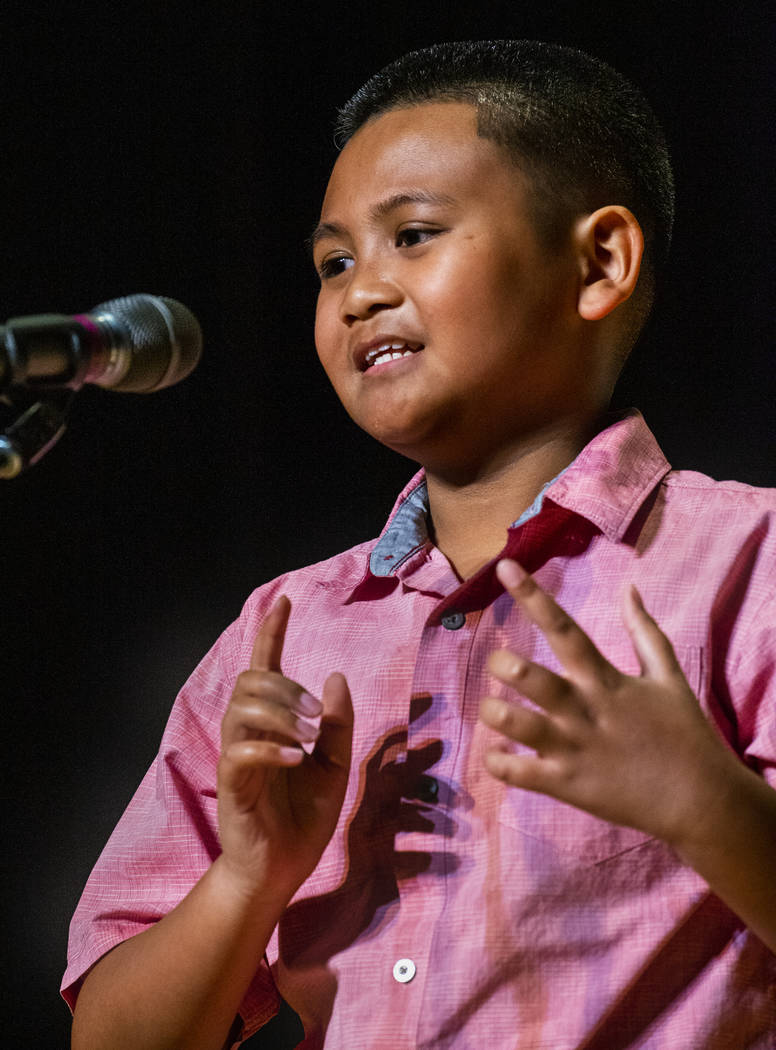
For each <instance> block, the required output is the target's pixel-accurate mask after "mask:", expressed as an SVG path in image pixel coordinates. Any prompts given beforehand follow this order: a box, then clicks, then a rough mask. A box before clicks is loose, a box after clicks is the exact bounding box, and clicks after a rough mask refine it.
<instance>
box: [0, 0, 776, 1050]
mask: <svg viewBox="0 0 776 1050" xmlns="http://www.w3.org/2000/svg"><path fill="white" fill-rule="evenodd" d="M278 6H279V10H274V9H272V10H271V9H270V8H269V6H268V5H264V4H261V3H256V4H239V3H226V4H220V5H216V4H212V5H211V4H208V5H205V4H199V5H198V4H185V5H184V4H178V3H175V2H171V3H166V4H163V5H160V4H153V5H152V4H148V5H147V6H144V5H140V4H130V5H128V6H127V5H124V6H122V7H121V8H119V7H118V6H116V7H115V8H111V7H109V6H107V5H106V6H105V7H99V6H97V5H91V6H89V7H88V8H87V6H86V5H84V4H80V5H79V4H66V3H65V4H63V3H61V2H60V3H59V4H57V5H54V4H35V3H32V4H31V5H29V7H28V8H27V13H26V14H18V15H16V16H14V17H13V18H9V17H8V15H7V14H6V15H4V19H3V26H2V36H0V60H1V64H2V78H3V83H2V93H1V94H0V113H1V114H2V123H3V128H4V134H3V136H2V152H1V153H0V171H2V202H1V204H0V207H1V208H2V213H1V214H2V226H1V230H2V252H1V253H0V267H1V272H2V282H0V304H1V306H2V311H3V313H2V317H8V316H14V315H20V314H25V313H36V312H43V311H62V312H66V313H70V312H80V311H81V310H84V309H88V308H89V307H91V306H93V305H94V304H96V303H98V302H102V301H104V300H106V299H109V298H112V297H114V296H117V295H123V294H128V293H131V292H139V291H150V292H154V293H158V294H164V295H170V296H173V297H175V298H178V299H180V300H181V301H182V302H184V303H186V304H187V305H189V306H190V307H191V309H192V310H193V311H194V312H195V313H196V314H197V316H198V317H199V318H200V320H201V322H202V325H203V328H204V331H205V336H206V355H205V357H204V359H203V361H202V363H201V365H200V367H199V368H198V370H197V371H196V373H195V374H194V375H193V377H192V378H190V379H189V380H187V381H186V382H184V383H183V384H181V385H180V386H177V387H175V388H172V389H170V390H169V391H166V392H162V393H159V394H156V395H154V396H152V397H135V396H120V395H117V394H110V393H107V392H104V391H100V390H94V389H90V390H86V391H84V392H83V393H82V394H81V395H79V397H78V399H77V402H76V406H75V411H74V412H73V415H72V420H71V423H70V426H69V430H68V433H67V434H66V435H65V437H64V438H63V440H62V441H61V442H60V444H59V445H58V446H57V447H56V448H55V449H54V450H53V451H52V452H50V453H49V455H48V456H47V457H46V458H45V459H44V460H43V461H42V462H41V463H40V464H39V465H38V466H37V467H36V468H34V469H33V470H32V471H31V472H30V473H29V474H27V475H25V476H22V477H20V478H18V479H16V480H14V481H10V482H9V481H5V482H0V502H1V504H2V525H3V540H4V542H3V543H2V546H1V547H0V550H1V551H2V554H1V555H0V572H1V575H0V580H1V581H2V593H3V607H2V608H3V616H2V622H3V627H4V646H3V654H2V662H3V668H2V678H1V679H0V681H1V682H2V697H3V720H2V724H3V729H4V732H3V743H4V748H3V752H4V753H3V758H4V762H3V774H4V776H3V781H4V783H3V843H4V847H5V857H6V868H7V872H6V882H5V886H4V893H3V902H4V905H5V906H6V908H7V912H6V923H5V929H6V941H5V952H4V963H5V968H6V974H5V977H4V982H3V989H2V993H3V1000H4V1001H5V1003H6V1004H7V1010H8V1017H7V1019H5V1020H4V1022H3V1027H2V1033H3V1034H2V1037H0V1038H2V1040H3V1042H4V1044H5V1045H16V1042H17V1040H18V1041H19V1042H21V1040H24V1045H30V1046H35V1047H39V1048H52V1050H53V1048H58V1047H65V1046H66V1045H67V1038H68V1035H67V1033H68V1030H69V1016H68V1014H67V1011H66V1009H65V1007H64V1006H63V1005H62V1004H61V1003H60V1002H59V1000H58V993H57V986H58V981H59V976H60V974H61V971H62V968H63V966H64V961H65V945H66V935H67V924H68V921H69V917H70V914H71V912H72V909H73V907H74V906H75V903H76V901H77V899H78V896H79V894H80V891H81V888H82V886H83V883H84V881H85V879H86V877H87V874H88V872H89V870H90V868H91V866H92V864H93V863H94V861H95V860H96V858H97V855H98V853H99V850H100V848H101V846H102V844H103V843H104V841H105V839H106V838H107V836H108V834H109V833H110V830H111V828H112V827H113V825H114V823H115V821H116V819H117V818H118V816H119V815H120V813H121V811H122V809H123V807H124V806H125V804H126V802H127V801H128V799H129V797H130V795H131V793H132V791H133V790H134V787H135V786H136V784H137V782H138V780H139V779H140V777H141V776H142V774H143V772H144V770H145V768H146V766H147V765H148V763H149V762H150V760H151V759H152V757H153V755H154V752H155V748H156V744H157V741H158V739H159V736H160V733H161V731H162V728H163V725H164V722H165V720H166V716H167V713H168V710H169V706H170V703H171V701H172V699H173V696H174V694H175V692H176V690H177V688H178V687H179V685H180V684H181V683H182V681H183V680H184V678H185V677H186V676H187V674H188V673H189V671H190V670H191V668H192V667H193V666H194V664H195V663H196V661H197V660H198V658H199V657H200V656H201V654H202V653H203V652H204V651H205V649H206V648H207V647H208V646H209V645H210V644H211V642H212V641H213V640H214V639H215V637H216V636H217V634H218V633H219V632H220V631H221V630H222V629H223V628H224V627H225V626H226V624H227V623H228V622H229V621H230V620H231V619H232V618H233V617H234V616H235V615H236V614H237V613H238V611H239V609H240V606H241V604H242V601H243V600H244V598H245V597H246V596H247V594H248V593H249V592H250V590H251V589H252V588H253V587H254V586H256V585H258V584H259V583H261V582H262V581H264V580H267V579H268V578H271V577H272V576H274V575H276V574H278V573H279V572H281V571H283V570H285V569H288V568H292V567H294V566H298V565H301V564H304V563H306V562H310V561H313V560H317V559H319V558H322V557H325V556H327V555H329V554H332V553H334V552H336V551H337V550H340V549H342V548H344V547H346V546H348V545H350V544H352V543H354V542H356V541H358V540H360V539H363V538H365V537H368V536H369V535H372V534H374V533H375V531H376V530H377V529H379V527H380V525H381V523H382V521H383V519H384V516H385V515H386V513H387V511H388V510H389V508H390V506H391V504H392V501H393V498H394V495H395V492H396V491H397V489H398V488H399V487H400V486H401V485H402V484H403V483H404V481H405V480H406V479H407V478H408V477H409V476H410V474H411V473H412V472H413V470H414V467H413V465H412V464H410V463H408V462H407V461H403V460H401V459H400V458H398V457H396V456H394V455H393V454H392V453H389V452H387V451H385V450H382V449H381V448H379V447H377V446H375V445H374V444H373V443H372V442H371V441H370V440H369V439H367V438H366V437H365V436H364V435H362V434H361V433H360V432H359V431H357V430H356V429H355V427H354V426H353V425H352V424H350V422H349V421H348V420H347V418H346V417H345V415H344V412H343V411H342V410H341V409H340V407H339V405H338V404H337V403H336V401H335V399H334V396H333V394H331V393H330V391H329V390H328V388H327V384H326V381H325V379H324V376H323V373H322V371H321V370H320V368H319V366H318V364H317V361H316V359H315V355H314V350H313V346H312V314H313V305H314V295H315V285H316V281H315V277H314V273H313V271H312V268H311V266H310V264H309V262H308V260H307V257H306V253H305V248H304V244H303V242H304V238H305V236H306V234H307V233H308V232H309V229H310V228H311V226H312V225H313V223H314V222H315V220H316V218H317V208H318V204H319V201H320V197H321V193H322V189H323V186H324V183H325V179H326V175H327V172H328V169H329V167H330V164H331V162H332V159H333V147H332V145H331V122H332V114H333V110H334V107H335V106H336V104H338V103H339V102H341V101H343V100H344V99H345V98H346V97H347V96H348V95H349V94H350V93H351V92H352V91H353V90H355V88H357V87H358V86H359V84H360V83H361V82H362V81H363V80H364V79H365V77H366V76H367V75H368V74H369V73H370V72H372V71H374V70H375V69H376V68H378V67H379V66H381V65H382V64H384V63H385V62H386V61H388V60H389V59H391V58H392V57H395V56H396V55H397V54H399V53H402V52H404V51H406V50H409V49H410V48H412V47H417V46H421V45H423V44H427V43H431V42H434V41H436V40H440V39H451V38H466V37H477V38H482V37H489V36H518V37H519V36H524V37H538V38H543V39H548V40H555V41H559V42H563V43H568V44H572V45H576V46H580V47H582V48H584V49H587V50H590V51H592V52H593V53H595V54H597V55H599V56H600V57H602V58H604V59H606V60H608V61H610V62H611V63H612V64H614V65H616V66H617V67H618V68H620V69H621V70H622V71H623V72H625V73H626V74H628V75H630V76H631V77H632V78H633V79H634V80H635V81H636V82H638V83H639V84H641V85H642V86H643V87H644V88H645V90H646V91H647V93H648V95H649V96H650V97H651V99H652V100H653V103H654V105H655V107H656V109H657V111H658V113H659V114H660V116H661V117H662V120H663V122H664V124H665V126H666V128H667V132H668V136H669V139H670V141H671V143H672V147H673V154H674V158H675V166H676V173H677V182H678V208H679V211H678V221H677V226H676V234H675V249H674V262H673V268H672V273H671V278H670V280H669V282H668V284H667V287H666V289H665V291H664V295H663V301H662V305H661V308H660V311H659V313H658V315H657V317H656V318H655V321H654V323H653V324H652V326H651V329H650V332H649V335H648V338H647V339H646V340H645V342H644V344H643V345H642V347H641V349H640V350H639V351H638V352H637V354H636V356H635V357H634V359H633V361H632V363H631V366H630V368H629V370H628V373H627V375H626V377H625V379H624V380H623V383H622V384H621V388H620V391H619V393H618V400H619V401H620V402H622V403H631V402H632V403H637V404H638V405H639V406H640V407H641V408H642V409H643V410H644V412H645V414H646V415H647V418H648V420H649V421H650V422H651V424H652V427H653V429H654V430H655V431H656V433H657V435H658V437H659V439H660V440H661V442H662V443H663V446H664V448H665V450H666V452H667V454H668V455H669V458H670V459H672V461H673V462H674V463H675V464H676V465H677V466H682V467H688V466H692V467H694V468H696V469H700V470H703V471H705V472H707V473H711V474H714V475H716V476H718V477H723V476H724V477H730V476H735V477H738V478H740V479H741V480H745V481H749V482H751V483H755V484H766V485H767V484H770V485H773V484H776V460H775V459H774V451H775V449H774V439H773V421H774V413H773V404H774V396H775V395H776V380H775V379H774V367H773V357H772V349H771V342H770V333H769V332H768V331H767V329H768V325H767V323H766V321H767V318H768V317H769V311H768V299H769V297H770V296H769V293H770V288H771V282H770V279H769V278H770V274H769V263H768V254H769V252H770V250H771V245H770V240H771V239H772V234H773V230H772V226H771V230H770V234H768V230H767V222H766V212H765V189H766V183H768V184H769V183H770V181H771V179H772V172H773V157H772V156H768V154H767V150H766V141H767V137H768V134H769V120H770V111H771V108H772V101H773V97H772V92H771V93H769V80H768V71H767V69H766V55H768V54H770V43H769V40H768V32H767V28H768V27H767V24H766V15H765V12H766V9H767V5H760V4H759V3H752V4H749V5H746V4H744V5H741V4H739V5H737V6H735V5H729V4H722V3H718V4H717V5H716V6H715V5H714V4H711V5H710V4H704V5H702V6H701V5H698V6H697V7H695V6H694V5H692V4H686V3H676V4H670V3H665V4H652V5H649V4H646V5H642V6H641V8H640V9H639V10H638V11H636V12H634V11H633V10H632V9H631V5H626V4H616V3H612V2H610V3H599V4H596V5H593V4H589V5H585V4H579V3H574V4H572V3H561V2H552V0H546V2H545V3H543V4H536V3H530V4H528V3H522V2H512V3H509V2H491V3H488V2H485V3H477V4H463V5H461V6H459V7H458V9H454V8H451V6H450V5H448V4H447V3H432V2H419V0H413V2H408V0H395V2H393V3H390V4H389V3H379V2H378V3H374V2H373V3H368V4H367V3H364V4H357V3H350V4H340V3H335V2H330V3H326V4H321V5H317V6H315V7H312V8H308V7H307V6H306V5H304V6H305V10H304V11H303V10H302V6H303V5H300V4H296V3H294V2H293V0H290V2H289V0H287V2H285V3H283V4H281V5H278ZM771 262H772V255H771Z"/></svg>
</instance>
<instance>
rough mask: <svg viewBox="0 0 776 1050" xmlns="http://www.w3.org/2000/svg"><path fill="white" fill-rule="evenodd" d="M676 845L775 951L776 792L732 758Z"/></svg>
mask: <svg viewBox="0 0 776 1050" xmlns="http://www.w3.org/2000/svg"><path fill="white" fill-rule="evenodd" d="M728 757H729V759H730V762H729V765H728V768H726V769H720V770H718V771H716V772H717V776H715V777H714V778H713V779H714V780H715V781H716V783H715V784H714V788H713V790H712V791H711V792H710V793H709V797H708V798H707V800H706V805H705V806H704V808H703V814H702V816H700V815H699V816H698V819H696V820H695V821H694V822H693V824H692V825H691V826H688V828H687V831H686V833H685V834H683V835H682V836H681V837H680V838H678V839H677V840H676V841H675V842H674V843H673V845H674V847H675V849H676V850H677V852H678V853H679V855H680V856H681V858H682V860H684V861H685V863H687V864H688V865H689V866H690V867H692V868H694V869H695V871H697V872H698V874H699V875H701V876H702V877H703V878H704V879H705V880H706V881H707V882H708V884H709V886H710V887H711V889H712V890H713V891H714V892H715V893H716V894H717V896H718V897H720V898H721V899H722V900H723V901H725V903H726V904H727V905H728V907H730V908H731V909H732V910H733V911H734V912H735V913H736V915H738V916H739V917H740V918H741V919H742V920H743V921H744V922H745V923H746V925H747V926H748V927H749V928H750V929H751V930H752V931H753V932H754V933H755V934H757V936H758V937H759V938H760V939H761V940H762V941H763V943H764V944H766V945H767V946H768V947H769V948H770V949H771V951H773V952H776V791H774V790H773V789H772V788H771V787H769V785H768V784H767V783H766V782H765V781H764V780H763V779H762V778H760V777H759V776H757V775H756V774H755V773H753V772H752V770H750V769H749V768H748V767H747V766H745V765H744V764H743V763H742V762H740V761H738V760H737V759H735V758H734V757H733V756H732V755H729V756H728Z"/></svg>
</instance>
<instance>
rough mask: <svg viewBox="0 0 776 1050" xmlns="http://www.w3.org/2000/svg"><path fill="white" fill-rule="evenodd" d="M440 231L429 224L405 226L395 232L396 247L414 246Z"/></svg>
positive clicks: (423, 242)
mask: <svg viewBox="0 0 776 1050" xmlns="http://www.w3.org/2000/svg"><path fill="white" fill-rule="evenodd" d="M441 232H442V231H441V230H440V229H436V228H432V227H429V226H405V227H404V228H403V229H401V230H399V232H398V233H397V234H396V247H397V248H414V247H415V246H416V245H418V244H425V242H426V241H429V240H431V238H432V237H436V236H437V235H438V234H440V233H441Z"/></svg>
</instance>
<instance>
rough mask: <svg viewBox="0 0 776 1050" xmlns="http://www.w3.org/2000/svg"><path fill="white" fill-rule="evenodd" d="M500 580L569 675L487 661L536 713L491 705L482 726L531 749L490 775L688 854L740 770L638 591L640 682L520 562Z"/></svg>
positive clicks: (627, 613)
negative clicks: (734, 770)
mask: <svg viewBox="0 0 776 1050" xmlns="http://www.w3.org/2000/svg"><path fill="white" fill-rule="evenodd" d="M497 572H498V576H499V579H500V580H501V582H502V583H503V584H504V587H505V588H506V590H507V591H508V592H509V594H511V596H512V597H513V598H514V600H515V602H516V603H517V604H518V605H519V606H520V609H521V611H522V612H523V613H524V614H525V615H526V616H527V617H528V618H529V619H530V620H531V621H532V622H533V623H535V624H536V625H537V627H539V628H540V629H541V631H542V632H543V634H544V636H545V637H546V639H547V641H548V643H549V644H550V647H551V648H552V650H553V652H554V653H555V655H556V656H557V657H558V659H559V661H560V663H561V665H562V666H563V668H564V671H565V673H564V674H563V675H560V674H555V673H553V672H552V671H549V670H547V669H546V668H545V667H542V666H540V665H538V664H534V663H530V662H529V661H527V660H525V659H523V658H522V657H520V656H518V655H517V654H515V653H512V652H510V651H508V650H505V649H503V650H499V651H497V652H494V653H492V654H491V657H490V660H489V668H490V671H491V673H492V674H493V675H494V676H495V677H496V678H498V679H499V680H500V681H501V682H503V683H504V684H505V685H508V686H510V687H512V688H513V689H514V690H515V692H516V693H518V694H520V695H521V696H523V697H526V698H528V699H529V700H531V701H533V703H534V704H535V705H537V708H538V710H537V709H535V708H532V707H528V706H526V705H523V704H521V703H520V702H519V700H517V701H512V700H503V699H498V698H496V697H487V698H486V699H485V700H483V702H482V706H481V709H480V716H481V718H482V720H483V722H485V723H486V724H487V725H488V726H490V727H491V728H493V729H495V730H497V731H498V732H500V733H502V734H503V735H504V736H505V737H507V738H508V739H509V740H512V741H519V742H520V743H522V744H526V745H527V746H528V747H530V748H532V749H533V751H534V752H535V753H534V754H525V753H522V754H514V753H512V752H511V751H510V750H509V748H508V746H507V745H505V746H504V748H503V749H499V748H493V749H492V750H490V751H489V752H488V753H487V755H486V760H485V761H486V765H487V768H488V770H489V772H490V773H492V774H493V776H495V777H497V778H498V779H500V780H503V781H504V782H505V783H507V784H511V785H513V786H514V787H519V788H524V789H526V790H529V791H538V792H541V793H543V794H546V795H551V796H552V797H554V798H557V799H559V800H561V801H563V802H567V803H570V804H571V805H573V806H577V807H578V808H580V809H583V810H586V811H587V812H589V813H591V814H593V815H594V816H597V817H601V818H603V819H604V820H608V821H611V822H613V823H615V824H622V825H627V826H629V827H633V828H637V829H639V830H640V831H643V832H645V833H646V834H649V835H654V836H656V837H658V838H660V839H663V840H664V841H666V842H668V843H669V844H672V845H674V846H676V847H677V848H681V846H682V844H683V842H684V841H685V839H686V838H687V837H688V836H690V837H691V836H692V835H693V834H695V833H697V831H698V829H699V825H702V824H703V823H704V820H707V819H709V814H710V812H712V811H713V809H714V803H715V795H716V794H717V793H718V792H720V791H724V790H725V784H726V783H728V782H729V779H730V778H729V776H726V773H729V772H730V769H731V763H733V764H734V765H739V761H738V759H737V758H736V757H735V756H734V755H733V753H732V752H731V751H729V750H728V748H727V747H726V746H725V745H724V743H723V742H722V740H721V739H720V738H719V737H718V736H717V734H716V733H715V731H714V730H713V729H712V727H711V725H710V724H709V722H708V721H707V720H706V718H705V716H704V714H703V712H702V711H701V708H700V705H699V703H698V701H697V699H696V698H695V696H694V695H693V693H692V690H691V689H690V686H689V685H688V683H687V680H686V679H685V677H684V674H683V673H682V670H681V668H680V666H679V664H678V662H677V660H676V656H675V655H674V651H673V648H672V646H671V643H670V642H669V640H668V639H667V638H666V636H665V635H664V634H663V632H662V631H661V630H660V628H659V627H658V626H657V624H656V623H655V621H654V620H653V619H652V617H651V616H650V615H649V614H648V613H647V611H646V610H645V608H644V606H643V604H642V601H641V598H640V596H639V595H638V592H637V591H636V589H635V587H631V588H630V589H629V590H628V592H627V593H626V597H625V606H624V610H623V619H624V621H625V625H626V627H627V629H628V633H629V634H630V636H631V640H632V642H633V646H634V649H635V651H636V654H637V655H638V658H639V662H640V664H641V669H642V674H641V676H640V677H638V678H634V677H630V676H629V675H625V674H622V673H621V672H620V671H618V670H617V669H616V668H615V667H613V666H612V665H611V664H610V663H609V662H608V661H607V660H606V659H605V658H604V657H603V656H602V655H601V653H600V652H599V651H598V650H597V649H596V647H595V646H594V645H593V643H592V642H591V640H590V639H589V638H588V637H587V635H586V634H585V633H584V631H582V629H581V628H580V627H579V626H578V625H577V624H576V623H575V622H574V621H573V620H572V619H571V617H570V616H568V615H567V614H566V613H565V612H564V611H563V609H561V607H560V606H559V605H558V604H557V603H556V602H555V601H553V599H552V598H551V597H550V596H549V595H548V594H546V593H545V592H544V591H542V589H541V588H540V587H539V586H538V584H537V583H536V582H535V581H534V580H533V579H532V577H530V576H528V575H527V574H526V573H525V572H524V570H523V569H521V568H520V566H518V565H517V564H516V563H515V562H512V561H508V560H504V561H502V562H500V563H499V565H498V568H497Z"/></svg>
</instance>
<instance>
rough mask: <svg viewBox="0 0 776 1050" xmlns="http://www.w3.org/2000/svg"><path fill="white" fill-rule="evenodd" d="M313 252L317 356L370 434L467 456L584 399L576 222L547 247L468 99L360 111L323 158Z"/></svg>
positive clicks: (520, 439)
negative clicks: (352, 130) (329, 163)
mask: <svg viewBox="0 0 776 1050" xmlns="http://www.w3.org/2000/svg"><path fill="white" fill-rule="evenodd" d="M314 257H315V264H316V267H317V269H318V271H319V273H320V275H321V290H320V294H319V298H318V307H317V314H316V325H315V338H316V345H317V348H318V354H319V356H320V359H321V362H322V364H323V366H324V368H325V370H326V372H327V374H328V376H329V379H330V380H331V382H332V384H333V386H334V388H335V390H336V392H337V394H338V396H339V398H340V400H341V401H342V403H343V405H344V406H345V408H346V409H347V411H348V412H349V413H350V415H351V416H352V417H353V419H354V420H355V421H356V422H357V423H358V424H359V425H360V426H361V427H363V428H364V429H365V430H366V431H367V432H368V433H370V434H371V435H372V436H373V437H375V438H376V439H377V440H378V441H381V442H383V443H384V444H386V445H388V446H390V447H391V448H394V449H396V450H397V451H399V452H402V453H403V454H405V455H407V456H409V457H410V458H412V459H416V460H417V461H419V462H421V463H423V464H425V465H426V466H427V467H430V468H432V469H433V467H435V466H436V467H439V468H440V469H443V468H449V467H452V468H455V467H460V468H462V469H466V468H467V466H474V465H476V462H477V461H478V459H482V458H483V457H488V456H490V457H492V456H493V455H494V454H495V455H497V456H498V454H499V453H500V452H507V451H508V449H509V448H510V447H512V446H514V447H517V446H518V445H520V444H524V443H525V441H526V440H527V439H528V440H530V437H531V435H532V434H533V435H536V434H538V433H539V432H540V431H542V430H544V429H545V428H547V427H548V426H550V427H554V426H556V425H557V424H558V423H559V422H562V420H563V419H564V418H565V417H567V416H568V415H569V414H574V413H577V414H578V413H579V412H580V410H581V407H587V408H588V409H589V404H587V405H586V402H589V400H590V398H589V397H588V396H587V393H586V391H587V390H588V388H589V387H590V386H591V377H590V375H589V373H590V370H591V367H590V361H589V354H588V353H587V352H586V345H587V343H588V342H589V340H588V339H586V338H584V332H583V330H584V326H585V322H583V321H582V320H581V318H580V317H579V314H578V312H577V299H578V292H579V283H580V279H581V278H580V273H579V266H578V261H577V258H576V255H575V253H574V251H573V249H572V238H571V234H570V235H569V238H568V245H565V246H563V247H562V248H560V249H555V250H554V251H553V252H550V250H549V249H548V248H546V247H545V246H544V245H543V244H542V243H541V242H540V240H539V238H538V237H537V235H536V233H535V231H534V227H533V224H532V221H531V215H530V197H529V194H528V192H527V189H526V187H525V183H524V182H523V179H522V177H521V175H520V173H519V172H518V171H517V169H516V168H515V167H514V166H513V165H512V164H511V163H510V162H509V160H508V159H507V158H506V157H505V156H504V155H503V154H502V152H501V151H500V149H499V148H498V147H497V146H496V145H495V144H494V143H492V142H490V141H489V140H487V139H483V138H480V137H478V135H477V131H476V115H475V110H474V108H473V107H472V106H469V105H466V104H459V103H428V104H424V105H421V106H417V107H414V108H408V109H398V110H392V111H390V112H388V113H386V114H384V115H382V116H380V117H378V118H376V119H374V120H372V121H370V122H369V123H368V124H366V125H364V126H363V127H362V128H361V129H360V130H359V131H358V132H357V133H356V134H355V135H354V136H353V138H352V139H351V140H350V141H349V142H348V144H347V145H346V147H345V149H344V150H343V151H342V153H341V155H340V157H339V158H338V160H337V163H336V164H335V166H334V170H333V172H332V176H331V179H330V181H329V186H328V189H327V192H326V196H325V199H324V202H323V208H322V213H321V222H320V224H319V226H318V228H317V230H316V233H315V235H314ZM399 354H400V355H402V356H400V357H397V356H394V355H399Z"/></svg>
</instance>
